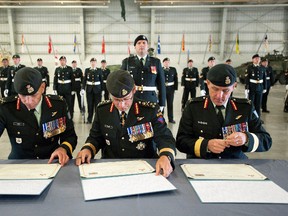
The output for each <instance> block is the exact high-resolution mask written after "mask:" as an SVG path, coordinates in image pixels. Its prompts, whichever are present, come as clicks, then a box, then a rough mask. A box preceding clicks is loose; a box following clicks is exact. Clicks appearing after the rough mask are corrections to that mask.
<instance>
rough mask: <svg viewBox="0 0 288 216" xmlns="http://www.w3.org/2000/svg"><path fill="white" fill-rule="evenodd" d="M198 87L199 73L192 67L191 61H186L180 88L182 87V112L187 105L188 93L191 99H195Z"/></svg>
mask: <svg viewBox="0 0 288 216" xmlns="http://www.w3.org/2000/svg"><path fill="white" fill-rule="evenodd" d="M198 85H199V72H198V69H197V68H196V67H193V60H192V59H189V60H188V67H186V68H184V70H183V74H182V78H181V86H184V91H183V96H182V110H184V107H185V105H186V103H187V100H188V97H189V93H190V95H191V98H195V97H196V87H198Z"/></svg>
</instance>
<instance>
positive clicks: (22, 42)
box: [21, 34, 24, 53]
mask: <svg viewBox="0 0 288 216" xmlns="http://www.w3.org/2000/svg"><path fill="white" fill-rule="evenodd" d="M21 53H24V35H23V34H22V38H21Z"/></svg>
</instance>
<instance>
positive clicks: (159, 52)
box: [157, 35, 161, 54]
mask: <svg viewBox="0 0 288 216" xmlns="http://www.w3.org/2000/svg"><path fill="white" fill-rule="evenodd" d="M157 53H158V54H161V44H160V35H158V44H157Z"/></svg>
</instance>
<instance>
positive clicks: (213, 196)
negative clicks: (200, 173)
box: [190, 180, 288, 204]
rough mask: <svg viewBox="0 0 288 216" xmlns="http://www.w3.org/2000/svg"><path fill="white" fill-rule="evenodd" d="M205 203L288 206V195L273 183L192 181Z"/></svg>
mask: <svg viewBox="0 0 288 216" xmlns="http://www.w3.org/2000/svg"><path fill="white" fill-rule="evenodd" d="M190 184H191V185H192V187H193V188H194V190H195V191H196V193H197V195H198V196H199V198H200V200H201V201H202V202H203V203H266V204H288V193H287V191H285V190H284V189H282V188H281V187H279V186H278V185H277V184H275V183H274V182H272V181H269V180H267V181H219V180H217V181H212V180H211V181H207V180H190Z"/></svg>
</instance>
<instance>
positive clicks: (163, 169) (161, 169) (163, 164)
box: [156, 155, 173, 178]
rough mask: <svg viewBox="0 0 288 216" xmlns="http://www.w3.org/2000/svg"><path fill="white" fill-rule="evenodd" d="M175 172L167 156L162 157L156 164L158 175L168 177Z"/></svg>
mask: <svg viewBox="0 0 288 216" xmlns="http://www.w3.org/2000/svg"><path fill="white" fill-rule="evenodd" d="M172 172H173V168H172V166H171V163H170V160H169V159H168V157H167V156H166V155H163V156H161V157H160V158H159V159H158V161H157V163H156V175H160V174H161V175H163V176H164V177H166V178H167V177H168V176H169V175H170V173H172Z"/></svg>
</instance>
